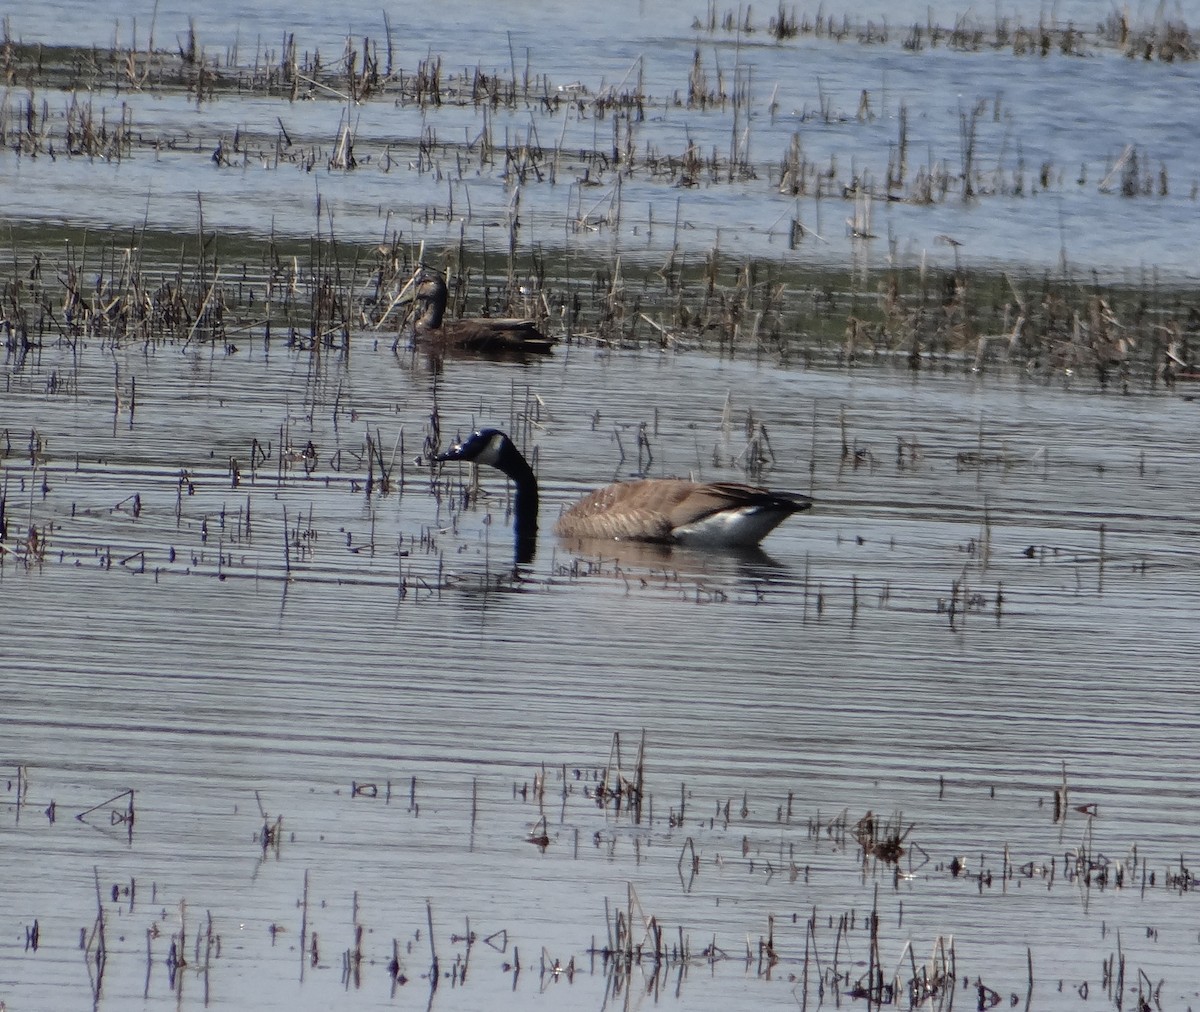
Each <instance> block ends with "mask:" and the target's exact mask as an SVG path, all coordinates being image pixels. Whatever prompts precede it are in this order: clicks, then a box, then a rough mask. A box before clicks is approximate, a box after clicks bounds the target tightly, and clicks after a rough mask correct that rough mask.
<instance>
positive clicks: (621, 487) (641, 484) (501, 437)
mask: <svg viewBox="0 0 1200 1012" xmlns="http://www.w3.org/2000/svg"><path fill="white" fill-rule="evenodd" d="M435 459H436V460H438V461H455V460H459V461H470V462H472V463H475V464H487V465H488V466H490V467H493V468H495V469H496V470H498V471H501V472H502V473H504V474H506V475H507V476H508V477H509V478H510V479H511V480H512V482H513V484H514V485H515V486H516V494H515V496H514V514H515V520H514V529H515V533H516V539H517V555H518V560H520V558H521V556H522V555H526V556H528V558H526V559H525V561H528V559H529V558H532V551H531V549H532V546H533V545H534V544H536V538H537V525H538V483H537V477H536V476H535V475H534V473H533V468H532V467H530V466H529V461H527V460H526V459H525V457H524V455H523V454H522V453H521V451H520V450H519V449H517V447H516V444H514V443H513V441H512V439H511V438H509V436H508V435H507V434H506V433H504V432H501V431H500V430H499V429H487V428H485V429H477V430H476V431H474V432H472V433H471V435H470V436H468V437H467V438H466V439H464V440H461V441H460V442H457V443H455V444H454V445H453V446H451V447H450V449H448V450H446V451H445V452H443V453H439V454H437V456H436V458H435ZM812 505H813V500H812V499H811V498H809V497H808V496H806V495H799V494H796V493H793V492H773V491H771V490H769V489H766V488H760V487H758V486H756V485H744V484H742V483H740V482H730V481H717V482H698V481H689V480H687V479H684V478H639V479H635V480H633V481H618V482H614V483H613V484H611V485H605V486H604V487H603V488H598V489H596V490H595V491H593V492H590V493H588V494H587V495H585V496H584V497H583V498H582V499H580V500H579V501H578V502H577V503H575V504H574V505H573V506H571V507H570V508H569V509H567V510H566V511H565V512H564V513H563V514H562V515H561V516H560V517H559V519H558V522H557V524H556V525H555V528H554V529H555V533H556V534H557V535H558V536H559V537H560V538H565V539H579V540H600V539H602V540H618V541H642V542H653V543H657V544H666V545H674V544H679V545H686V546H689V547H699V548H734V549H738V548H753V547H755V546H757V545H758V544H759V543H760V542H761V541H762V540H763V538H765V537H766V536H767V535H768V534H770V533H771V531H773V530H774V529H775V528H776V527H778V526H779V525H780V524H781V523H783V521H784V520H786V519H787V518H788V517H790V516H792V514H794V513H801V512H803V511H804V510H808V509H811V508H812Z"/></svg>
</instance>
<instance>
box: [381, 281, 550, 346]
mask: <svg viewBox="0 0 1200 1012" xmlns="http://www.w3.org/2000/svg"><path fill="white" fill-rule="evenodd" d="M449 297H450V293H449V290H448V289H447V287H446V279H445V278H444V277H442V275H441V274H439V273H438V272H437V271H432V270H429V269H428V268H425V267H421V268H418V270H417V271H416V273H415V274H413V276H412V277H411V278H410V279H409V280H408V283H407V284H405V286H404V288H402V289H401V291H400V294H399V295H398V296H396V303H407V302H411V303H413V304H414V306H416V309H417V315H416V319H415V321H414V322H413V333H414V336H415V338H416V341H417V343H418V344H427V345H430V346H433V347H436V348H437V349H439V350H442V349H445V350H450V349H456V350H460V351H471V352H479V353H482V354H490V355H514V354H516V355H549V354H550V353H551V352H552V351H553V349H554V344H555V339H554V338H552V337H547V336H546V335H545V334H543V333H542V332H541V331H540V330H538V328H537V324H536V323H535V322H534V321H533V320H521V319H492V318H490V317H485V318H482V319H466V320H446V319H445V316H446V304H447V302H448V301H449Z"/></svg>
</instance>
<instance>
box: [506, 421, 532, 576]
mask: <svg viewBox="0 0 1200 1012" xmlns="http://www.w3.org/2000/svg"><path fill="white" fill-rule="evenodd" d="M498 466H499V468H500V470H501V471H503V472H504V473H505V474H507V475H508V476H509V478H511V479H512V483H513V485H514V486H516V493H515V495H514V496H513V512H514V513H515V514H516V520H515V523H514V528H515V530H516V535H517V543H518V546H519V545H520V544H521V543H522V541H532V540H536V538H537V527H538V483H537V476H536V475H534V473H533V468H532V467H530V466H529V461H527V460H526V459H525V458H524V457H523V456H522V455H521V451H520V450H518V449H517V448H516V447H515V446H514V445H513V444H512V443H511V442H506V443H505V446H504V451H503V454H502V456H501V459H500V460H499V462H498ZM518 553H519V552H518Z"/></svg>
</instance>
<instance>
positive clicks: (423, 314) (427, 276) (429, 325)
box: [397, 267, 450, 331]
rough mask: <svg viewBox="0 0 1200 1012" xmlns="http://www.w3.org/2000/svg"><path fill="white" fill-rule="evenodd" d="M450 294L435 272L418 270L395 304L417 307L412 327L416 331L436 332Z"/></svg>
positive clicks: (444, 280) (441, 278)
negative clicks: (410, 303) (410, 304)
mask: <svg viewBox="0 0 1200 1012" xmlns="http://www.w3.org/2000/svg"><path fill="white" fill-rule="evenodd" d="M449 299H450V292H449V290H448V289H447V288H446V279H445V278H443V277H442V276H441V275H440V274H439V273H438V272H437V271H431V270H427V269H426V268H424V267H422V268H420V269H419V270H418V271H417V273H416V274H414V275H413V276H412V278H411V279H410V280H409V282H408V284H406V285H405V286H404V289H403V290H402V291H401V292H400V295H399V297H398V298H397V302H400V303H404V302H412V303H414V304H415V305H416V306H417V316H416V321H415V324H414V326H415V327H416V329H417V330H418V331H421V330H437V329H438V328H439V327H441V325H442V317H444V316H445V315H446V303H447V302H448V301H449Z"/></svg>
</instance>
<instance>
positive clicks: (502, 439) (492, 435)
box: [436, 429, 516, 471]
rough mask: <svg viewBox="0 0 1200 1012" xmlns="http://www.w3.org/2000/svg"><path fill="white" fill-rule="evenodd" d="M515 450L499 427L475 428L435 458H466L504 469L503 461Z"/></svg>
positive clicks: (473, 461) (476, 462)
mask: <svg viewBox="0 0 1200 1012" xmlns="http://www.w3.org/2000/svg"><path fill="white" fill-rule="evenodd" d="M515 450H516V447H515V446H513V445H512V441H511V440H510V439H509V438H508V436H506V435H505V434H504V433H503V432H501V431H500V430H499V429H476V430H475V431H474V432H472V433H471V434H470V435H469V436H468V437H467V438H466V439H463V440H461V441H459V442H457V443H455V444H454V445H453V446H452V447H450V449H448V450H447V451H446V452H445V453H439V454H438V455H437V458H436V459H437V460H466V461H470V462H472V463H475V464H490V465H491V466H492V467H495V468H499V469H500V470H501V471H503V470H504V466H503V465H504V463H505V462H506V461H507V460H508V459H509V457H510V456H511V454H512V453H513V452H514V451H515Z"/></svg>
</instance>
